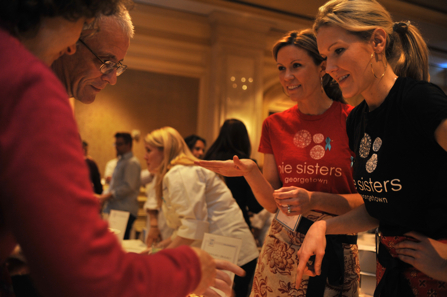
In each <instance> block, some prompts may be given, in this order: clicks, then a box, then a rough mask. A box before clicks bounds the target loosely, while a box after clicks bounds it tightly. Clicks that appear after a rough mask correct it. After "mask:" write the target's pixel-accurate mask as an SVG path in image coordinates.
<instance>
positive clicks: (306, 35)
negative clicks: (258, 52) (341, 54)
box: [272, 29, 346, 103]
mask: <svg viewBox="0 0 447 297" xmlns="http://www.w3.org/2000/svg"><path fill="white" fill-rule="evenodd" d="M288 45H293V46H296V47H299V48H300V49H303V50H305V51H306V52H307V54H308V55H309V56H310V57H311V58H312V60H313V61H314V63H315V65H317V66H319V65H321V63H323V61H324V59H323V57H321V55H320V53H319V52H318V47H317V38H316V37H315V34H314V33H313V31H312V30H311V29H305V30H302V31H290V32H289V33H287V34H286V35H285V36H284V37H283V38H281V39H280V40H278V41H277V42H276V43H275V45H273V49H272V52H273V58H274V59H275V61H276V60H277V58H278V52H279V50H280V49H282V48H283V47H285V46H288ZM323 88H324V91H325V92H326V94H327V95H328V97H329V98H331V99H332V100H334V101H339V102H342V103H346V101H345V100H344V99H343V96H342V94H341V90H340V88H339V87H338V84H337V82H336V81H335V80H333V79H332V77H331V76H330V75H329V74H327V73H326V74H325V75H324V76H323Z"/></svg>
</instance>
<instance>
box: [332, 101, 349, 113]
mask: <svg viewBox="0 0 447 297" xmlns="http://www.w3.org/2000/svg"><path fill="white" fill-rule="evenodd" d="M332 105H333V106H334V107H335V109H336V110H339V111H340V112H341V113H342V114H343V115H345V116H346V117H347V116H348V115H349V114H350V113H351V111H352V110H353V109H354V106H352V105H350V104H348V103H342V102H339V101H334V102H333V103H332Z"/></svg>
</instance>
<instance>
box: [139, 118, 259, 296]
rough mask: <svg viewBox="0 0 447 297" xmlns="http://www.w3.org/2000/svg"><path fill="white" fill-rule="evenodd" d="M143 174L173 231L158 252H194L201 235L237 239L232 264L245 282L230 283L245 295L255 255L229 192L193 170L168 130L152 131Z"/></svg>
mask: <svg viewBox="0 0 447 297" xmlns="http://www.w3.org/2000/svg"><path fill="white" fill-rule="evenodd" d="M145 143H146V145H145V147H146V154H145V160H146V162H147V169H148V170H149V172H151V173H153V174H155V178H156V184H155V191H156V195H157V199H158V202H159V204H160V205H161V207H162V210H163V213H164V215H165V217H166V223H167V225H168V226H169V227H171V228H172V229H174V232H173V234H172V235H171V237H170V238H168V239H166V240H164V241H162V242H161V243H160V244H159V245H158V247H162V248H174V247H178V246H182V245H189V246H195V247H200V246H201V243H202V239H203V236H204V234H205V233H211V234H216V235H221V236H227V237H233V238H239V239H242V248H241V250H240V253H239V258H238V262H237V264H238V265H239V266H241V267H242V269H244V270H246V272H247V274H246V276H245V277H237V276H236V277H235V280H234V290H235V293H236V296H237V297H244V296H246V293H247V288H248V285H249V281H250V280H251V278H252V275H253V271H254V269H249V268H250V267H254V265H255V263H256V260H257V258H258V254H259V252H258V250H257V247H256V243H255V240H254V238H253V235H252V234H251V232H250V230H249V229H248V226H247V224H246V223H245V221H244V218H243V216H242V212H241V210H240V209H239V206H238V205H237V203H236V202H235V200H234V199H233V197H232V195H231V192H230V190H229V189H228V188H227V186H226V185H225V183H224V182H223V181H222V179H221V178H220V177H219V176H217V175H216V174H215V173H214V172H211V171H209V170H207V169H204V168H202V167H200V166H196V165H194V161H198V160H199V159H197V158H196V157H194V155H193V154H192V153H191V151H190V150H189V148H188V146H187V145H186V143H185V141H184V140H183V138H182V137H181V136H180V134H179V133H178V132H177V130H175V129H174V128H171V127H164V128H160V129H158V130H154V131H152V132H151V133H149V134H148V135H147V136H146V138H145Z"/></svg>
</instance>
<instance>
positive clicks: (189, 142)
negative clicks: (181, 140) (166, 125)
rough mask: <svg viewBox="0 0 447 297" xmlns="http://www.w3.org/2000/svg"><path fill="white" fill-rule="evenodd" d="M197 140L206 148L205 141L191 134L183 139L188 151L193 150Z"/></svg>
mask: <svg viewBox="0 0 447 297" xmlns="http://www.w3.org/2000/svg"><path fill="white" fill-rule="evenodd" d="M197 140H200V141H202V142H203V144H205V146H206V140H205V139H203V138H202V137H200V136H197V135H195V134H192V135H189V136H187V137H185V142H186V145H187V146H188V147H189V149H190V150H192V149H193V148H194V146H195V145H196V142H197Z"/></svg>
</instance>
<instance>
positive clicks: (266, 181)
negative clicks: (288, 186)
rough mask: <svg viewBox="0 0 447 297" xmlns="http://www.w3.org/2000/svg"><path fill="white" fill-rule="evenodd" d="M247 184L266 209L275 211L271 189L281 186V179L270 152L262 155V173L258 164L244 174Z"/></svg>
mask: <svg viewBox="0 0 447 297" xmlns="http://www.w3.org/2000/svg"><path fill="white" fill-rule="evenodd" d="M236 158H237V157H235V158H234V159H233V160H234V163H235V164H236V165H237V163H238V161H239V159H236ZM244 177H245V179H246V180H247V182H248V184H249V185H250V187H251V190H252V191H253V194H254V195H255V197H256V200H258V202H259V204H261V205H262V206H263V207H264V208H265V209H266V210H268V211H269V212H271V213H275V212H276V210H277V205H276V202H275V199H273V191H274V190H275V189H278V188H280V187H281V180H280V179H279V175H278V170H277V169H276V161H275V157H274V156H273V155H272V154H265V155H264V170H263V173H261V171H260V170H259V168H258V166H256V168H255V169H254V170H251V171H250V172H249V173H248V174H246V175H244Z"/></svg>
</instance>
